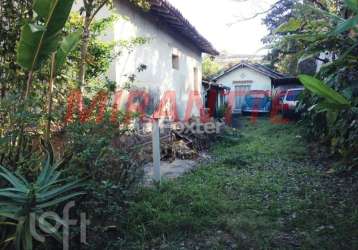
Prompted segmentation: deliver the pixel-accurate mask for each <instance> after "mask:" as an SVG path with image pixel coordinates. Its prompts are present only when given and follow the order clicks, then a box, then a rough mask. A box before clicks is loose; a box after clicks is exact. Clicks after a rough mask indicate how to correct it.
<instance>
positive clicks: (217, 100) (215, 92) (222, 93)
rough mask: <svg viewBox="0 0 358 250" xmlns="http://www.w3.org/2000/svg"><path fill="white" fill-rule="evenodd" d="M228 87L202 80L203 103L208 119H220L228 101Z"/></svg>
mask: <svg viewBox="0 0 358 250" xmlns="http://www.w3.org/2000/svg"><path fill="white" fill-rule="evenodd" d="M229 92H230V88H229V87H225V86H223V85H219V84H216V83H214V82H210V81H208V80H203V82H202V96H203V103H204V105H205V107H206V108H207V111H208V113H209V115H210V117H216V118H221V116H223V112H224V111H225V110H224V109H225V107H226V104H227V100H228V94H229Z"/></svg>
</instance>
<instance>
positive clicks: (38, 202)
mask: <svg viewBox="0 0 358 250" xmlns="http://www.w3.org/2000/svg"><path fill="white" fill-rule="evenodd" d="M62 164H63V162H59V163H53V160H52V156H51V155H50V154H48V157H47V161H46V163H45V164H44V166H43V168H42V171H41V172H40V174H39V175H38V177H37V179H36V181H34V182H29V181H27V180H26V178H25V177H23V176H22V175H20V174H13V173H11V172H10V171H9V170H7V169H6V168H4V167H2V166H0V180H2V181H5V182H6V183H8V185H7V187H5V188H2V189H0V200H1V202H0V218H1V217H2V218H5V219H6V221H3V222H1V221H0V224H4V225H5V223H6V225H8V226H14V227H16V230H15V233H14V235H12V236H10V237H9V238H8V239H6V240H5V241H4V242H3V243H2V244H3V245H4V244H9V243H10V242H12V241H14V242H15V247H16V249H17V250H21V249H24V250H32V249H33V234H32V233H33V231H34V229H36V232H40V231H41V230H45V232H44V233H46V234H49V235H50V236H52V237H54V238H55V239H57V240H58V241H61V235H60V234H59V232H55V231H53V230H51V228H53V224H52V223H51V222H50V221H47V220H44V219H43V218H41V215H42V214H43V213H44V212H45V211H46V210H47V211H48V210H49V209H55V208H56V206H58V205H60V204H62V203H64V202H66V201H69V200H71V199H73V198H75V197H78V196H80V195H83V194H84V192H78V191H76V190H78V189H79V188H81V187H83V186H84V185H85V184H84V182H83V181H82V180H75V181H73V180H71V179H69V178H62V174H63V172H62V171H61V170H60V168H61V165H62ZM50 219H51V221H55V222H56V223H59V224H60V225H64V222H63V221H62V220H61V219H60V217H56V216H53V217H51V218H50ZM39 225H40V226H39ZM34 227H35V228H34Z"/></svg>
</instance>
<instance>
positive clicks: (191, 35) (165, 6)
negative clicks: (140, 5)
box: [149, 0, 219, 56]
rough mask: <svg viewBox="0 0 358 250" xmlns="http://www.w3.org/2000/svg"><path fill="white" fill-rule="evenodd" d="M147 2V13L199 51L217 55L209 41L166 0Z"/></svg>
mask: <svg viewBox="0 0 358 250" xmlns="http://www.w3.org/2000/svg"><path fill="white" fill-rule="evenodd" d="M149 3H150V10H149V13H150V14H152V15H154V16H156V17H158V18H159V19H160V21H162V22H164V23H166V24H167V25H168V26H169V28H170V29H172V30H173V31H175V32H176V33H178V34H180V35H182V36H183V37H185V38H186V39H188V40H190V41H191V42H193V43H194V44H195V45H196V47H198V48H199V49H200V50H201V52H204V53H207V54H210V55H215V56H216V55H219V52H218V51H217V50H216V49H215V48H214V47H213V46H212V45H211V43H210V42H209V41H208V40H206V38H205V37H203V36H202V35H201V34H200V33H199V32H198V31H197V30H196V29H195V27H194V26H193V25H191V24H190V23H189V21H188V20H187V19H185V18H184V16H183V15H182V14H181V13H180V11H179V10H178V9H176V8H175V7H174V6H173V5H171V4H170V3H169V2H168V1H167V0H149Z"/></svg>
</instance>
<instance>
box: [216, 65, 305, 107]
mask: <svg viewBox="0 0 358 250" xmlns="http://www.w3.org/2000/svg"><path fill="white" fill-rule="evenodd" d="M212 81H213V82H214V83H216V84H218V85H222V86H225V87H228V88H230V90H231V92H232V93H238V94H235V100H234V103H233V104H232V106H233V107H232V109H233V113H240V112H241V107H242V105H243V102H244V98H245V94H246V93H247V92H248V91H250V90H263V91H267V92H268V93H270V95H271V96H274V95H275V93H276V91H275V90H276V87H279V86H281V87H282V86H285V87H286V88H288V87H290V86H292V87H294V86H297V85H298V84H300V83H299V81H298V80H297V79H296V78H295V77H291V76H287V75H284V74H281V73H278V72H276V71H274V70H272V69H270V68H268V67H266V66H264V65H261V64H250V63H239V64H237V65H235V66H233V67H231V68H229V69H227V70H225V71H224V72H223V73H221V74H220V75H218V76H216V77H215V78H213V79H212Z"/></svg>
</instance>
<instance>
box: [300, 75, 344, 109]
mask: <svg viewBox="0 0 358 250" xmlns="http://www.w3.org/2000/svg"><path fill="white" fill-rule="evenodd" d="M298 78H299V79H300V81H301V82H302V84H303V85H304V86H305V87H306V88H307V89H308V90H310V91H311V92H313V93H314V94H316V95H319V96H321V97H324V98H325V99H326V100H327V101H328V102H330V103H333V104H337V105H339V106H345V107H350V102H349V101H348V100H347V99H346V98H345V97H344V96H342V95H341V94H340V93H338V92H337V91H335V90H334V89H332V88H330V87H329V86H328V85H327V84H325V83H324V82H322V81H320V80H318V79H316V78H314V77H312V76H308V75H299V76H298Z"/></svg>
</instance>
